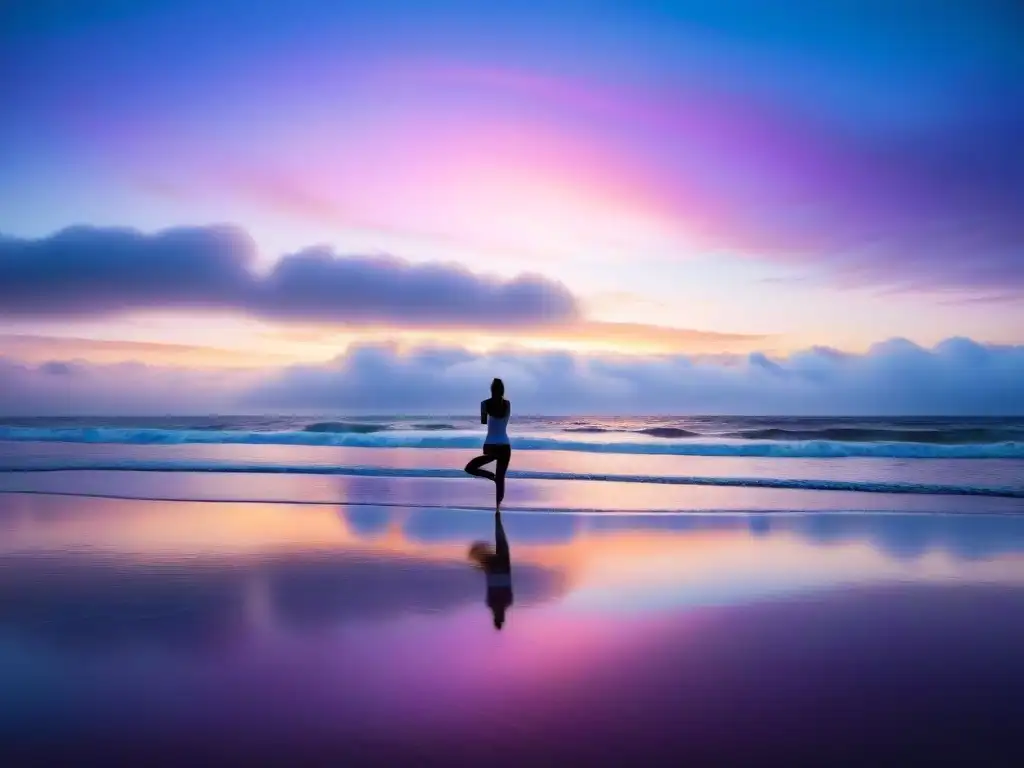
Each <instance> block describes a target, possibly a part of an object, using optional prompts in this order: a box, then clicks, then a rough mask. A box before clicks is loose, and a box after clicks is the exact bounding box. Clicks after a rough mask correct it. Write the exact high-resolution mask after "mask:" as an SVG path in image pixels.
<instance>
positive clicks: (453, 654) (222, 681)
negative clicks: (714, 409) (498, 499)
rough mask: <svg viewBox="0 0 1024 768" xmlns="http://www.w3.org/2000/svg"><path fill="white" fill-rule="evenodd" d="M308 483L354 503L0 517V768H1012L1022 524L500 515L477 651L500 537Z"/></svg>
mask: <svg viewBox="0 0 1024 768" xmlns="http://www.w3.org/2000/svg"><path fill="white" fill-rule="evenodd" d="M82 476H83V475H75V477H79V478H81V477H82ZM84 476H86V477H88V476H89V473H85V474H84ZM132 476H134V475H133V473H123V472H122V473H112V474H111V475H108V476H100V475H94V476H93V478H94V480H93V482H95V483H96V485H97V487H98V488H106V489H107V490H115V491H116V490H118V489H119V488H120V489H121V490H124V488H122V486H123V485H124V481H125V479H126V478H127V477H132ZM160 477H164V478H166V479H164V480H160ZM259 477H261V476H258V475H256V476H251V477H244V478H241V480H242V481H245V482H248V483H252V481H253V480H255V479H258V478H259ZM52 478H53V476H51V479H52ZM223 479H224V476H221V475H213V476H208V477H193V476H190V475H184V474H183V475H175V476H153V475H146V476H142V477H141V479H140V478H138V477H137V478H136V483H137V486H136V490H137V491H138V492H139V493H142V494H146V493H148V495H156V494H155V493H153V491H154V487H153V484H154V483H156V484H158V485H159V483H161V482H162V483H164V484H165V487H164V488H163V490H166V491H170V490H171V489H173V488H174V487H177V488H178V489H179V490H180V491H181V492H182V495H190V494H192V493H193V492H194V491H195V490H196V488H197V487H198V486H196V485H195V484H196V483H198V484H200V485H202V484H205V486H204V487H205V489H206V491H212V490H213V489H215V488H216V487H217V484H218V483H220V482H222V481H223ZM233 479H238V478H233ZM329 479H330V480H332V481H335V482H337V481H340V480H344V481H345V482H342V483H341V486H340V487H341V488H342V490H343V491H344V493H343V494H342V499H341V501H344V500H346V499H348V500H351V496H352V495H359V494H362V501H363V503H362V504H360V505H356V506H351V505H349V504H345V503H327V504H318V505H293V504H288V503H275V504H267V503H205V504H204V503H188V502H180V501H125V500H110V499H95V498H93V499H90V498H76V497H71V496H65V497H60V496H49V495H19V494H4V495H0V606H2V610H0V680H2V681H3V685H0V762H3V764H6V765H20V764H25V763H26V761H28V762H39V763H49V764H53V762H54V761H55V760H58V759H59V758H61V757H65V758H68V757H72V758H73V759H74V761H75V762H76V763H78V764H82V763H86V762H90V761H92V762H95V761H96V760H99V759H103V760H117V761H125V760H132V761H142V760H145V762H146V763H152V762H156V763H161V762H176V763H180V762H183V761H199V762H201V763H205V764H208V763H211V762H215V763H218V764H252V763H254V762H280V763H287V764H289V765H295V764H300V763H304V762H311V763H331V764H344V765H351V764H379V765H387V764H428V765H434V764H437V765H441V764H445V765H450V764H452V763H456V764H462V763H465V762H467V761H472V762H478V761H481V760H483V761H484V762H486V763H487V764H491V765H494V764H497V765H523V764H541V763H547V762H552V761H558V762H561V761H576V762H579V761H587V762H590V763H591V764H595V763H600V764H607V763H608V762H609V761H610V762H613V763H614V762H620V761H628V760H643V761H644V763H645V764H665V765H678V764H680V762H681V761H684V760H685V761H690V762H696V763H702V764H709V763H722V762H731V763H734V764H735V763H736V762H747V763H751V764H752V763H758V764H765V763H769V762H774V763H776V764H778V763H780V762H781V763H783V764H789V765H793V764H807V763H813V764H829V765H836V764H863V763H864V762H865V761H867V762H870V763H878V762H879V761H882V760H896V761H901V762H903V763H904V764H909V762H910V761H915V762H918V763H921V762H924V763H927V762H929V761H930V762H932V763H934V762H936V761H938V760H940V759H941V760H943V761H950V760H952V761H960V762H961V763H962V764H971V765H987V764H1012V761H1014V759H1016V760H1017V764H1019V760H1020V758H1022V757H1024V750H1022V749H1021V747H1020V740H1019V738H1018V737H1017V734H1018V732H1019V723H1020V718H1021V716H1022V715H1024V685H1021V683H1022V681H1024V654H1022V653H1021V652H1020V648H1021V647H1022V643H1024V517H1021V516H1017V515H1005V514H1003V515H988V514H984V513H983V512H982V511H979V510H975V511H974V512H973V513H972V514H970V515H957V514H944V515H932V514H927V513H925V514H922V513H920V512H918V513H914V514H885V515H880V514H867V515H858V514H846V515H837V514H834V513H825V514H806V515H802V516H793V515H791V514H768V513H761V514H754V515H748V514H743V513H739V512H732V513H730V512H720V513H718V514H714V515H694V514H660V515H658V514H640V515H637V514H633V515H620V514H610V513H607V512H605V513H601V514H590V515H579V514H572V513H569V512H567V511H566V512H563V513H561V514H540V513H534V514H525V513H513V512H506V513H505V514H504V515H503V518H504V524H505V530H506V532H507V536H508V539H509V542H510V548H511V558H512V568H513V589H514V595H515V598H514V604H513V606H512V607H511V608H510V609H509V612H508V617H507V622H506V623H505V625H504V627H503V629H502V630H501V631H496V630H495V628H494V626H493V621H492V615H491V612H490V610H489V609H488V607H487V605H486V604H485V596H486V589H485V580H484V576H483V574H482V573H481V572H480V571H479V570H477V569H475V568H473V567H471V566H470V564H469V561H468V558H467V552H468V549H469V546H470V544H471V543H472V542H474V541H478V540H487V541H491V542H493V541H494V535H495V530H494V515H493V514H492V513H489V512H481V511H471V510H462V511H451V510H446V509H425V508H420V507H409V506H404V503H407V502H408V503H424V502H425V501H429V500H430V498H431V497H430V494H431V493H434V494H435V495H436V498H441V499H443V498H447V497H449V496H450V495H451V494H452V493H457V492H454V491H451V490H450V489H443V490H442V489H438V488H436V487H435V488H434V490H433V491H431V490H430V487H429V486H430V485H431V484H435V485H436V484H441V485H444V484H445V483H446V482H448V481H441V480H410V481H399V480H394V479H388V478H373V479H367V478H355V479H353V478H329ZM272 480H274V481H275V482H277V481H287V482H289V483H294V485H293V486H291V487H290V488H279V489H278V490H280V491H281V495H282V497H287V496H292V495H295V494H296V491H297V490H298V489H300V488H301V482H303V481H308V480H309V478H291V477H289V478H272ZM353 480H358V481H359V483H356V485H358V486H359V488H360V490H353V487H354V486H353V485H351V484H350V483H349V481H353ZM75 482H80V480H76V481H75ZM360 483H372V485H359V484H360ZM403 483H404V484H405V485H403ZM410 483H411V484H410ZM450 484H452V485H454V481H452V482H451V483H450ZM559 485H560V486H563V487H564V486H566V485H568V484H566V483H561V484H559ZM580 485H585V484H580ZM595 485H600V486H601V489H596V490H591V491H587V492H586V493H589V494H600V493H606V492H607V489H608V488H609V487H612V488H614V487H615V484H608V483H605V484H595ZM147 486H148V489H147ZM338 487H339V486H333V487H331V488H327V489H324V492H325V493H326V492H327V491H333V492H335V493H337V490H338ZM460 487H463V488H469V490H468V491H465V492H466V493H473V492H476V491H475V490H474V487H476V488H478V486H476V485H475V484H474V483H472V482H471V481H466V482H464V483H462V485H461V486H460ZM250 488H251V485H250ZM268 488H270V486H269V485H268V486H267V488H257V489H255V491H256V492H258V493H265V492H266V491H267V489H268ZM239 490H240V487H235V488H230V489H229V491H230V493H232V494H234V493H236V492H237V491H239ZM670 490H677V489H670ZM702 490H709V491H710V490H714V491H721V492H724V493H729V494H736V493H739V492H741V491H743V490H744V489H702ZM634 491H635V489H627V490H624V491H622V493H623V494H624V495H623V498H629V497H631V494H633V493H634ZM537 492H538V493H540V491H537ZM548 493H550V494H553V495H554V496H557V497H558V499H560V500H561V501H563V502H564V501H565V498H563V497H561V496H558V494H560V493H562V491H559V490H557V489H550V490H549V491H548ZM759 493H762V494H763V493H769V492H768V491H763V490H759ZM788 493H804V494H806V495H809V496H810V495H816V496H817V497H821V496H825V495H827V494H822V493H820V492H788ZM857 495H858V496H871V497H873V498H886V497H883V496H882V495H875V494H857ZM800 498H803V497H800ZM335 500H336V501H337V500H338V499H337V497H335ZM374 500H376V501H378V502H380V501H386V500H390V501H391V503H394V504H396V505H397V506H390V507H389V506H382V505H380V504H376V505H375V504H373V503H372V502H373V501H374ZM741 501H743V499H742V498H739V499H736V500H735V506H737V507H738V506H739V504H740V502H741ZM961 501H963V500H961ZM969 501H972V502H973V501H976V500H969ZM646 502H647V500H643V503H646ZM903 502H906V498H904V499H903ZM617 503H618V502H617ZM635 506H637V507H638V508H639V507H641V506H642V504H641V503H637V504H636V505H635ZM790 511H792V510H790ZM1000 760H1002V761H1005V762H998V761H1000Z"/></svg>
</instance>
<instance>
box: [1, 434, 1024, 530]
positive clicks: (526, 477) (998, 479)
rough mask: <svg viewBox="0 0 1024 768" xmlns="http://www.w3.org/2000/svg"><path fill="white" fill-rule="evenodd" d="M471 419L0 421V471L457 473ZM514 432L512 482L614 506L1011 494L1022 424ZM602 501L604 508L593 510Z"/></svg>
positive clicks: (1023, 468) (1023, 466) (1019, 470)
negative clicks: (711, 495)
mask: <svg viewBox="0 0 1024 768" xmlns="http://www.w3.org/2000/svg"><path fill="white" fill-rule="evenodd" d="M475 422H476V419H473V418H469V417H465V416H436V415H435V416H422V415H401V416H396V415H362V416H359V417H358V418H343V417H339V416H330V415H317V416H303V417H297V416H283V415H260V416H207V417H195V416H188V417H181V416H153V417H109V418H96V417H90V418H77V417H61V418H44V417H38V418H17V419H14V418H7V419H2V420H0V470H2V472H3V475H4V480H5V481H6V482H7V483H8V484H9V483H10V482H12V476H13V477H15V478H17V477H18V476H22V475H24V474H27V473H30V472H34V473H41V472H65V471H66V472H71V471H76V472H82V471H86V470H91V471H93V472H99V471H102V472H107V473H109V472H126V471H132V472H159V473H183V472H185V473H188V472H191V473H198V472H203V473H210V472H217V473H223V474H236V475H237V474H259V475H270V474H292V475H334V476H339V477H340V476H349V477H381V478H416V479H422V480H427V479H437V480H441V479H447V480H455V479H462V480H464V481H468V479H466V478H465V477H464V475H463V473H462V470H461V467H462V466H463V465H464V464H465V462H466V461H467V460H468V458H471V457H472V455H474V451H475V450H476V449H478V448H479V446H480V444H481V440H482V436H483V431H482V427H481V425H479V424H478V423H475ZM511 432H512V443H513V450H514V456H513V460H512V465H511V470H510V473H509V479H510V486H512V487H514V486H515V484H516V481H517V480H519V481H532V482H543V483H559V484H564V483H572V482H573V481H580V482H583V481H585V482H587V483H591V484H593V483H614V484H616V485H617V486H618V487H619V492H618V493H617V494H614V495H613V497H614V498H617V499H620V500H621V499H622V498H623V494H625V495H626V496H628V495H629V494H628V492H627V491H625V490H623V486H652V485H661V486H678V487H680V488H682V487H689V488H697V487H722V488H725V487H739V488H751V489H790V490H802V491H819V492H844V493H846V494H851V493H853V494H886V495H902V496H907V495H918V496H930V497H936V496H946V497H948V496H957V497H975V498H979V497H983V498H990V499H995V498H1003V499H1020V498H1024V418H849V417H847V418H837V417H815V418H809V417H735V416H658V417H642V418H638V417H629V416H611V417H609V416H601V417H580V416H574V417H564V418H552V417H544V416H515V417H514V420H513V422H512V426H511ZM14 482H15V483H16V485H17V483H18V482H21V483H22V484H23V483H24V478H22V479H21V480H20V481H14ZM17 487H22V486H21V485H17ZM445 487H451V485H450V484H446V485H445ZM638 492H639V491H638ZM433 496H434V501H435V502H436V503H446V502H451V503H462V502H464V501H465V500H464V499H462V500H461V501H460V499H459V498H456V497H453V498H451V499H447V500H446V499H444V498H438V496H437V494H436V493H435V494H433ZM456 496H457V494H456ZM664 498H665V499H666V500H668V499H670V498H672V497H671V495H667V496H664ZM799 498H811V497H810V496H807V495H806V494H804V495H801V496H800V497H799ZM851 498H855V497H851ZM293 500H296V501H298V500H301V499H293ZM630 506H634V505H630ZM683 506H684V507H685V508H687V509H690V510H692V509H693V506H692V504H690V505H683ZM860 506H864V505H857V504H854V508H859V507H860ZM875 506H877V504H875ZM905 506H906V503H903V502H900V503H898V504H897V505H896V508H897V509H903V508H904V507H905ZM602 508H609V507H607V505H605V506H604V507H602V505H601V504H596V505H594V507H593V509H594V510H595V511H599V510H600V509H602ZM553 511H556V510H553Z"/></svg>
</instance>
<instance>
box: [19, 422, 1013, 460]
mask: <svg viewBox="0 0 1024 768" xmlns="http://www.w3.org/2000/svg"><path fill="white" fill-rule="evenodd" d="M445 427H452V425H447V424H446V425H442V426H439V427H437V428H434V429H430V430H426V429H418V430H414V429H405V430H400V429H395V428H394V427H393V426H389V425H383V424H362V423H349V422H320V423H317V424H311V425H309V426H307V427H306V428H304V429H302V430H290V431H259V430H257V431H252V430H241V429H235V430H215V429H152V428H142V429H140V428H122V427H20V426H6V427H0V440H6V441H21V442H25V441H36V442H60V443H118V444H129V445H179V444H252V445H304V446H340V447H354V448H435V449H438V448H439V449H444V448H458V449H466V448H478V447H479V446H480V442H481V438H482V435H481V434H480V433H479V432H475V431H470V430H462V429H458V428H454V427H452V428H451V429H445ZM654 429H673V430H674V429H675V428H652V430H650V431H648V432H647V433H646V434H645V435H644V436H634V437H632V438H630V439H628V440H621V441H607V442H599V441H597V440H574V439H563V438H561V437H557V436H524V437H518V438H513V440H512V446H513V449H514V450H517V451H575V452H582V453H613V454H615V453H618V454H641V455H642V454H651V455H675V456H723V457H727V456H741V457H784V458H852V457H857V458H894V459H1022V458H1024V439H1022V440H1007V441H1003V442H991V443H982V442H961V443H955V444H948V443H941V442H935V441H930V442H929V441H920V442H905V441H898V440H893V441H883V442H867V441H864V440H854V439H844V440H832V439H824V438H821V439H818V438H816V439H806V440H801V439H796V438H790V439H778V437H776V438H774V439H773V438H769V437H762V438H759V439H757V438H751V437H749V436H748V437H747V438H746V439H744V440H738V439H721V438H715V437H707V436H704V437H701V438H697V437H694V438H690V439H678V440H673V439H657V437H661V436H662V435H657V436H655V435H652V432H653V430H654ZM677 431H679V432H683V431H685V430H677ZM783 431H785V430H783ZM840 431H842V430H840ZM814 434H816V435H818V437H819V438H820V434H821V433H814ZM845 436H846V437H849V435H845ZM652 437H654V438H655V439H651V438H652Z"/></svg>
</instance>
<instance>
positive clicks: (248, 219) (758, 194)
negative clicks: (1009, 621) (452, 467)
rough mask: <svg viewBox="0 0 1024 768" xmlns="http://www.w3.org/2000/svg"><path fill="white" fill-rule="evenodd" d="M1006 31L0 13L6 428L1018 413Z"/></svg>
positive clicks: (940, 14)
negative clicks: (48, 423) (405, 412)
mask: <svg viewBox="0 0 1024 768" xmlns="http://www.w3.org/2000/svg"><path fill="white" fill-rule="evenodd" d="M1022 33H1024V6H1022V5H1021V4H1020V3H1019V2H1015V1H1013V0H973V1H967V0H964V1H961V0H946V1H945V2H941V3H938V2H934V1H933V0H887V1H886V2H881V1H878V2H876V1H875V0H821V2H814V3H812V2H797V1H796V0H779V2H774V3H764V2H760V0H679V1H677V2H667V1H661V2H656V1H655V0H633V1H632V2H608V1H606V0H586V2H584V1H583V0H558V1H556V0H552V1H551V2H544V3H540V2H522V3H510V4H498V5H493V4H491V5H488V4H483V3H478V2H468V1H464V0H430V1H429V2H428V1H427V0H379V1H378V2H373V3H366V2H349V0H330V1H328V0H288V1H287V2H277V1H276V0H268V1H267V2H261V3H251V2H243V1H242V0H220V1H219V2H217V3H209V2H205V1H199V0H174V1H173V2H171V1H169V0H10V1H9V2H5V3H2V4H0V82H2V83H3V87H2V89H0V100H2V101H0V103H2V105H3V119H2V120H0V357H2V360H0V381H2V382H3V383H5V384H6V385H7V386H6V387H5V389H6V391H7V392H8V393H11V392H14V391H16V390H17V391H19V392H23V395H21V396H19V398H18V399H15V398H14V397H13V396H12V395H10V394H8V395H6V396H4V397H0V410H8V411H10V410H18V411H25V410H26V409H31V408H35V409H40V410H52V409H56V410H61V409H63V410H68V409H73V410H74V409H78V410H82V409H94V408H101V406H102V407H103V408H107V409H109V408H116V407H119V406H120V405H121V404H124V403H125V402H126V397H127V393H125V392H124V390H125V388H126V387H127V388H128V390H130V392H131V393H134V396H133V398H130V399H132V401H133V402H136V401H137V402H136V405H135V407H137V408H140V409H149V408H156V407H159V406H160V405H161V404H164V405H165V406H166V407H171V405H173V407H174V408H175V409H200V410H201V409H204V408H212V407H217V408H222V409H232V408H236V409H242V410H251V409H252V408H255V407H257V406H258V407H260V408H262V409H268V408H269V409H273V408H300V407H302V406H304V405H309V406H310V407H314V406H313V405H312V404H313V403H317V404H318V405H317V406H315V407H324V408H346V407H349V406H354V405H355V404H356V403H357V402H359V403H366V402H368V403H369V404H370V405H373V404H375V403H376V404H379V405H382V406H384V405H387V406H388V407H401V406H402V405H403V404H413V405H417V404H419V405H422V406H423V407H426V406H427V405H428V404H431V403H432V404H434V405H436V406H437V407H442V405H443V407H455V406H454V405H451V406H449V405H448V404H449V403H455V402H456V401H457V400H458V398H462V397H464V396H465V397H470V398H472V397H474V395H472V394H470V388H469V385H468V384H467V385H466V386H465V387H464V386H463V382H464V381H467V382H468V381H470V380H475V379H474V377H476V378H479V379H480V380H482V381H483V382H484V385H482V386H481V388H485V386H486V382H487V381H489V379H490V376H491V375H494V374H495V373H497V374H500V375H505V376H509V377H510V378H511V380H514V381H516V382H518V383H519V385H520V387H522V388H523V389H522V391H528V392H531V393H532V394H531V395H530V396H531V397H532V398H533V399H534V400H535V401H536V405H535V407H536V408H537V409H540V410H542V411H543V410H545V409H546V407H547V406H550V407H551V408H556V407H558V408H563V409H569V410H571V409H573V408H580V409H584V410H587V409H593V408H598V407H599V406H600V407H603V408H617V409H626V410H636V409H637V408H640V407H641V406H642V407H650V408H654V407H655V403H657V407H658V408H659V409H662V410H663V412H664V409H668V410H678V411H680V412H682V411H692V410H701V409H708V408H712V409H718V410H727V411H736V412H748V413H752V412H756V411H760V410H763V409H764V408H768V407H769V405H768V404H769V403H770V404H771V407H772V408H774V409H778V408H782V409H785V410H788V411H796V410H801V409H807V408H811V407H812V404H813V408H814V409H815V410H818V411H823V412H839V411H862V410H867V411H877V412H881V411H883V410H884V411H903V410H907V409H911V410H912V409H920V408H922V407H924V406H925V405H927V407H929V408H932V409H937V410H938V411H949V412H964V411H966V412H977V411H979V410H984V411H986V412H987V411H992V410H995V411H1006V410H1007V409H1009V410H1020V409H1021V408H1024V405H1021V403H1024V383H1022V382H1024V367H1022V365H1024V364H1022V351H1021V350H1022V346H1021V345H1022V344H1024V215H1022V213H1024V150H1022V148H1021V143H1020V137H1021V136H1024V47H1022V46H1020V45H1019V40H1020V39H1021V35H1022ZM894 361H895V362H894ZM125 371H134V372H135V373H134V374H131V375H129V374H127V373H125ZM396 371H400V372H402V373H401V375H400V374H399V373H396ZM808 371H810V372H808ZM879 372H882V373H879ZM883 374H884V375H883ZM765 376H768V377H769V378H768V379H765V378H764V377H765ZM381 377H390V378H389V383H387V384H386V385H384V384H381V381H380V379H381ZM730 377H731V378H730ZM364 381H367V382H371V384H370V385H368V386H369V389H367V390H366V391H365V392H363V394H359V393H358V392H359V391H362V390H359V387H361V386H364V385H363V384H362V383H361V382H364ZM724 381H730V382H733V383H732V384H730V385H728V386H725V385H723V384H722V382H724ZM183 382H187V385H186V384H184V383H183ZM242 382H244V383H242ZM402 382H405V384H403V383H402ZM924 384H928V385H929V386H931V387H932V389H934V392H932V394H931V395H929V396H928V397H924V398H921V397H914V393H915V392H917V391H919V389H918V388H919V387H920V386H923V385H924ZM403 386H404V387H406V388H405V389H403V388H402V387H403ZM868 386H870V387H875V388H876V389H875V390H870V391H868V390H865V389H864V387H868ZM858 387H859V389H858ZM908 387H910V389H909V390H908V389H907V388H908ZM18 388H21V389H18ZM877 388H881V389H877ZM776 389H777V390H778V392H777V394H772V393H775V392H776ZM908 391H909V394H908ZM929 391H930V392H931V390H929ZM158 392H162V393H164V394H163V395H162V396H160V395H157V394H155V393H158ZM41 393H44V394H45V393H51V394H50V395H49V396H44V395H43V394H41ZM484 394H486V392H484ZM171 395H173V397H171ZM510 395H511V393H510ZM147 398H148V399H147ZM168 398H170V399H168ZM375 398H376V400H375ZM638 402H639V405H638ZM168 403H170V404H171V405H167V404H168ZM470 410H471V409H470Z"/></svg>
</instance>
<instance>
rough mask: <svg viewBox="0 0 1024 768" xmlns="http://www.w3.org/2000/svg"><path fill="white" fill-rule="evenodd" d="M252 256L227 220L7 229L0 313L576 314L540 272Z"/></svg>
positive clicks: (470, 317) (498, 320)
mask: <svg viewBox="0 0 1024 768" xmlns="http://www.w3.org/2000/svg"><path fill="white" fill-rule="evenodd" d="M255 257H256V247H255V245H254V243H253V241H252V239H251V238H250V237H249V236H248V235H247V234H246V233H245V232H244V231H242V230H240V229H237V228H234V227H228V226H209V227H181V228H176V229H168V230H163V231H161V232H157V233H155V234H143V233H141V232H138V231H135V230H131V229H103V228H94V227H84V226H80V227H70V228H67V229H64V230H61V231H60V232H57V233H56V234H54V235H51V236H49V237H46V238H42V239H37V240H27V239H19V238H12V237H5V238H0V316H7V317H45V318H58V317H59V318H74V317H97V316H106V315H116V314H119V313H124V312H129V311H133V310H147V309H167V308H172V309H173V308H190V309H195V308H209V309H232V310H238V311H242V312H247V313H249V314H252V315H255V316H258V317H262V318H269V319H274V320H285V321H318V322H325V323H337V324H348V325H369V324H380V325H389V326H391V327H402V326H409V325H419V326H428V327H431V326H432V327H448V326H465V325H471V326H478V327H485V328H515V327H530V326H543V325H550V324H557V323H564V322H571V321H574V320H575V319H577V317H578V315H579V308H578V306H577V302H576V299H575V297H574V296H573V295H572V294H571V293H570V292H569V290H568V289H567V288H565V286H563V285H562V284H561V283H557V282H555V281H552V280H548V279H547V278H544V277H541V276H538V275H529V274H524V275H520V276H519V277H516V278H515V279H512V280H499V279H497V278H493V277H488V276H485V275H480V274H475V273H472V272H470V271H468V270H467V269H465V268H463V267H461V266H458V265H456V264H448V263H427V264H413V263H409V262H406V261H402V260H400V259H397V258H393V257H390V256H380V257H377V256H372V257H371V256H339V255H337V254H335V253H334V252H333V251H331V250H330V249H329V248H327V247H319V246H318V247H311V248H307V249H305V250H302V251H300V252H298V253H294V254H290V255H286V256H284V257H283V258H281V259H280V260H279V261H278V262H277V263H276V264H275V265H274V267H273V269H272V270H271V272H270V273H269V274H267V275H265V276H259V275H257V274H256V273H255V272H254V271H253V270H252V267H253V262H254V260H255Z"/></svg>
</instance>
